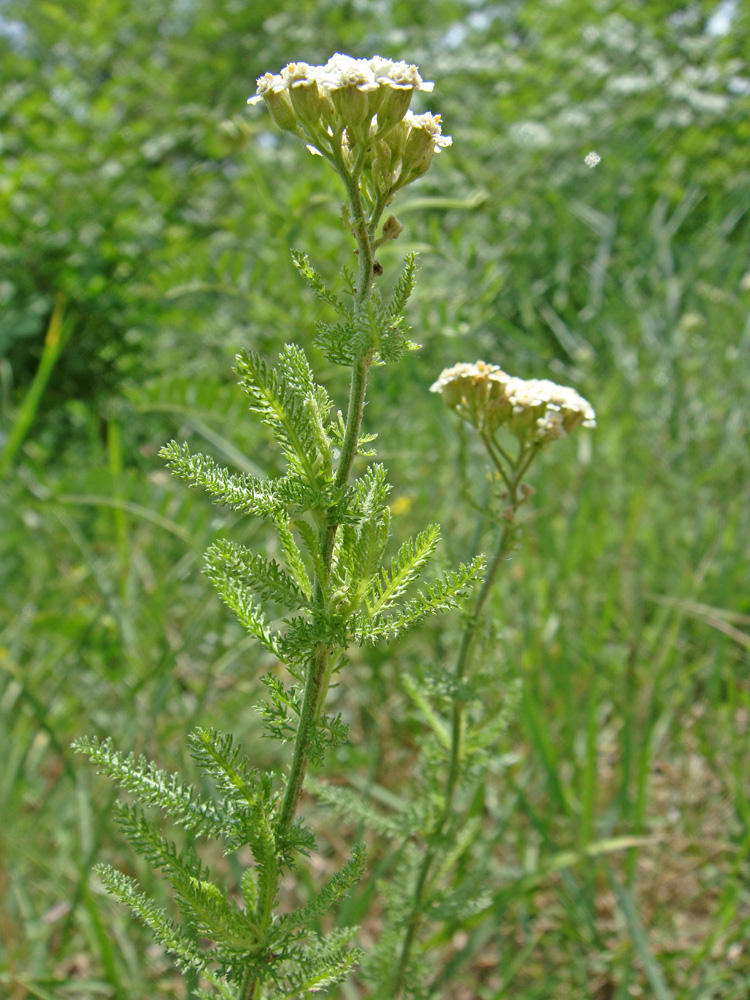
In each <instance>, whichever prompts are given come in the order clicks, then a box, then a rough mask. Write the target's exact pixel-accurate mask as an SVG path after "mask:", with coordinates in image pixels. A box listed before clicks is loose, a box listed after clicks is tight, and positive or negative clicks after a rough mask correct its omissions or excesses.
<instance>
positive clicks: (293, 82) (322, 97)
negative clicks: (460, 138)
mask: <svg viewBox="0 0 750 1000" xmlns="http://www.w3.org/2000/svg"><path fill="white" fill-rule="evenodd" d="M432 88H433V84H432V83H428V82H425V81H424V80H422V77H421V76H420V75H419V70H418V69H417V67H416V66H412V65H409V64H408V63H405V62H393V61H392V60H390V59H383V58H382V57H381V56H373V57H372V59H353V58H352V57H351V56H347V55H342V54H341V53H340V52H337V53H336V54H335V55H334V56H332V57H331V58H330V59H329V60H328V62H327V63H326V64H325V65H324V66H311V65H309V63H306V62H295V63H289V65H288V66H285V67H284V69H282V70H281V72H280V73H277V74H274V73H266V74H265V75H264V76H261V77H259V78H258V81H257V93H256V95H255V96H254V97H251V98H249V99H248V103H249V104H257V103H259V102H260V101H264V102H265V104H266V107H267V108H268V110H269V112H270V114H271V117H272V118H273V120H274V121H275V122H276V124H277V125H278V126H279V128H282V129H284V130H286V131H288V132H293V133H294V134H295V135H299V136H300V137H301V138H303V139H305V140H306V141H307V144H308V148H309V149H310V150H311V152H314V153H320V154H321V155H322V156H325V157H326V158H327V159H329V160H331V162H332V163H333V164H334V166H336V167H337V169H338V170H339V172H342V171H346V172H351V171H352V170H353V171H354V172H355V173H357V175H359V174H360V173H361V172H362V171H363V170H364V171H365V172H366V174H367V176H368V181H369V182H370V186H371V188H372V190H371V191H370V192H369V193H370V196H371V200H372V201H373V202H375V201H379V200H385V199H387V198H388V197H389V196H390V195H391V194H392V193H393V192H394V191H395V190H397V189H398V188H400V187H403V186H404V185H405V184H408V183H410V181H413V180H416V178H417V177H421V176H422V174H424V173H425V172H426V171H427V169H428V168H429V166H430V163H431V161H432V157H433V154H434V153H436V152H439V151H440V150H441V149H443V148H444V147H445V146H449V145H450V144H451V142H452V140H451V137H450V136H446V135H443V134H442V131H441V127H440V115H433V114H430V113H429V112H427V113H426V114H422V115H415V114H413V113H412V112H411V111H410V110H409V106H410V104H411V99H412V96H413V94H414V93H415V91H418V90H422V91H427V92H430V91H431V90H432Z"/></svg>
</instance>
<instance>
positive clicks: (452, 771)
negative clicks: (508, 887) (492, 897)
mask: <svg viewBox="0 0 750 1000" xmlns="http://www.w3.org/2000/svg"><path fill="white" fill-rule="evenodd" d="M485 444H486V445H487V448H488V451H489V452H490V455H491V457H492V458H493V461H495V462H496V456H495V455H493V452H492V449H491V448H490V446H489V443H488V442H486V441H485ZM526 458H527V456H526V455H525V454H524V455H523V457H522V458H519V462H518V464H517V466H516V468H515V469H514V470H512V472H510V473H508V472H506V470H505V469H503V468H502V467H501V472H502V474H503V479H504V481H505V482H506V483H507V485H508V492H509V500H510V505H509V508H508V510H507V512H506V520H505V522H504V524H503V527H502V530H501V532H500V535H499V537H498V541H497V546H496V548H495V553H494V555H493V557H492V561H491V563H490V565H489V568H488V570H487V575H486V576H485V578H484V582H483V584H482V588H481V590H480V591H479V594H478V595H477V600H476V603H475V604H474V607H473V609H472V612H471V615H470V616H469V618H468V620H467V622H466V626H465V628H464V632H463V636H462V637H461V646H460V647H459V651H458V658H457V660H456V668H455V671H454V674H453V676H454V680H455V682H456V686H457V687H459V686H460V682H461V681H462V680H463V678H464V677H465V676H466V671H467V669H468V666H469V663H470V662H471V653H472V649H473V646H474V640H475V639H476V636H477V632H478V631H479V624H480V622H481V620H482V612H483V611H484V606H485V604H486V603H487V599H488V597H489V596H490V593H491V591H492V588H493V586H494V584H495V580H496V579H497V574H498V570H499V569H500V565H501V563H502V562H504V560H505V558H506V556H507V555H508V553H509V552H510V551H511V549H512V548H513V542H514V539H515V534H516V526H515V523H514V519H515V514H516V510H517V508H518V505H519V502H518V488H519V485H520V482H521V475H522V474H523V472H525V471H526V469H527V468H528V466H529V464H530V461H531V460H530V459H529V460H528V461H526ZM464 708H465V702H464V701H463V699H462V698H461V697H460V695H459V694H458V693H456V695H455V696H454V699H453V708H452V712H451V749H450V760H449V764H448V777H447V778H446V782H445V794H444V803H443V808H442V810H441V812H440V816H439V817H438V819H437V822H436V823H435V826H434V827H433V829H432V832H431V834H430V836H429V838H428V842H427V850H426V851H425V855H424V858H423V859H422V864H421V866H420V869H419V874H418V875H417V881H416V884H415V886H414V898H413V900H412V907H411V916H410V918H409V923H408V925H407V928H406V934H405V935H404V941H403V944H402V946H401V954H400V956H399V960H398V965H397V966H396V971H395V973H394V977H393V980H392V989H391V992H390V996H391V997H393V998H394V1000H396V998H397V997H399V996H400V994H401V990H402V988H403V984H404V976H405V975H406V970H407V968H408V965H409V959H410V957H411V952H412V948H413V946H414V942H415V939H416V935H417V931H418V930H419V926H420V923H421V917H422V900H423V896H424V890H425V886H426V885H427V882H428V880H429V877H430V874H431V872H432V867H433V864H434V862H435V860H436V858H437V854H438V843H439V840H440V837H441V836H442V834H443V830H444V829H445V825H446V823H447V822H448V820H449V819H450V816H451V813H452V811H453V800H454V797H455V793H456V786H457V784H458V777H459V773H460V767H461V744H462V740H463V729H464V726H463V721H464V718H463V717H464Z"/></svg>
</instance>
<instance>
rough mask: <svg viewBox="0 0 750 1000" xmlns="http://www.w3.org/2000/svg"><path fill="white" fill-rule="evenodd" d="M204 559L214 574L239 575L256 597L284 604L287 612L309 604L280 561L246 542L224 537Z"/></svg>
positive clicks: (235, 576) (237, 576)
mask: <svg viewBox="0 0 750 1000" xmlns="http://www.w3.org/2000/svg"><path fill="white" fill-rule="evenodd" d="M205 558H206V563H207V565H208V566H209V568H210V572H211V574H212V576H213V577H221V576H222V575H223V574H226V575H227V576H229V577H232V578H234V579H238V578H239V580H240V581H244V582H245V583H246V584H247V585H248V586H249V587H250V589H251V590H252V591H253V592H254V593H255V594H256V595H257V596H259V597H263V598H265V599H266V600H268V601H274V602H275V603H276V604H281V605H282V606H283V607H285V608H286V609H287V610H288V611H298V610H299V609H300V608H303V607H305V606H306V605H307V603H308V602H307V598H306V596H305V594H304V593H303V592H302V591H301V590H300V588H299V587H298V586H297V583H296V582H295V580H294V579H293V578H292V577H291V576H290V575H289V574H288V573H286V572H285V571H284V570H283V569H281V567H280V566H279V564H278V563H277V562H275V561H274V560H273V559H265V558H264V557H263V556H261V555H259V554H257V553H254V552H251V551H250V549H248V548H247V547H246V546H244V545H238V544H237V543H235V542H228V541H226V540H224V539H221V540H219V541H218V542H215V543H214V544H213V545H212V546H211V547H210V548H209V549H208V551H207V552H206V557H205Z"/></svg>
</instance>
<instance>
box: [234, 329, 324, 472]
mask: <svg viewBox="0 0 750 1000" xmlns="http://www.w3.org/2000/svg"><path fill="white" fill-rule="evenodd" d="M235 371H236V372H237V374H238V375H239V383H240V388H241V389H242V390H243V391H244V392H245V394H246V395H247V396H248V397H249V399H250V409H251V410H253V411H254V412H256V413H258V414H260V416H261V418H262V420H263V422H264V423H265V424H266V425H267V426H268V427H269V428H270V429H271V431H272V433H273V435H274V437H275V438H276V440H277V441H278V443H279V444H280V446H281V448H282V449H283V451H284V454H285V455H286V458H287V461H288V462H289V466H290V469H291V470H292V471H293V472H295V473H298V474H299V475H300V476H302V477H303V478H304V479H305V480H306V481H307V482H308V484H309V485H310V486H311V487H313V488H318V487H320V486H321V485H322V483H323V481H324V478H325V476H326V475H327V474H329V473H330V464H331V450H330V442H329V441H328V439H327V436H326V434H325V431H324V429H323V427H324V422H325V419H326V417H327V415H328V413H327V410H328V408H329V405H330V404H327V403H325V402H324V400H327V396H324V395H323V393H324V390H322V389H321V388H320V387H315V386H314V383H312V374H311V373H310V371H309V368H308V367H307V363H306V362H305V361H304V358H303V356H302V352H301V350H300V349H299V348H297V347H293V346H292V345H289V344H288V345H286V347H285V348H284V351H283V353H282V362H281V364H280V367H279V369H276V368H269V367H268V365H267V364H266V363H265V362H264V361H263V359H262V358H261V357H260V355H258V354H255V353H254V352H252V351H241V352H240V353H239V354H238V355H237V364H236V367H235ZM308 376H309V377H308ZM321 402H324V407H323V408H322V407H321Z"/></svg>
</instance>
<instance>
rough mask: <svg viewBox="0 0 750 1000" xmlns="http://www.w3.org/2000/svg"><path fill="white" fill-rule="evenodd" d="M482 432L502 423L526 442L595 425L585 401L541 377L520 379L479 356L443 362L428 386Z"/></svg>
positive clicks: (541, 441)
mask: <svg viewBox="0 0 750 1000" xmlns="http://www.w3.org/2000/svg"><path fill="white" fill-rule="evenodd" d="M430 391H431V392H439V393H440V394H441V395H442V397H443V402H444V403H445V404H446V406H448V407H449V408H450V409H452V410H455V412H456V413H458V415H459V416H460V417H462V418H463V419H464V420H467V421H468V422H469V423H471V424H473V425H474V426H475V427H476V428H477V429H478V430H480V431H482V432H490V433H491V432H493V431H495V430H497V429H498V428H500V427H505V428H506V429H507V430H508V431H510V433H511V434H513V435H514V436H515V437H517V438H518V439H519V440H520V441H522V442H524V443H526V444H536V445H540V446H542V445H545V444H548V443H549V442H550V441H556V440H559V439H560V438H564V437H565V436H566V435H567V434H569V433H570V431H572V430H574V429H575V428H576V427H579V426H583V427H596V415H595V413H594V410H593V408H592V406H591V404H590V403H588V402H587V401H586V400H585V399H584V398H583V397H582V396H580V395H579V394H578V393H577V392H576V391H575V389H571V388H569V387H567V386H563V385H557V384H556V383H555V382H550V381H549V380H547V379H522V378H516V377H515V376H511V375H508V374H506V372H504V371H503V370H502V369H501V368H498V367H497V365H488V364H485V362H484V361H477V362H476V364H464V363H462V364H457V365H454V366H453V367H452V368H446V369H445V371H443V372H442V373H441V375H440V377H439V378H438V380H437V382H435V384H434V385H433V386H431V389H430Z"/></svg>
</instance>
